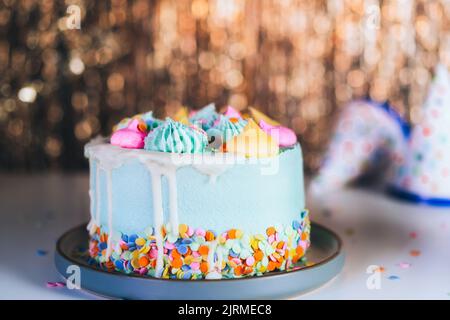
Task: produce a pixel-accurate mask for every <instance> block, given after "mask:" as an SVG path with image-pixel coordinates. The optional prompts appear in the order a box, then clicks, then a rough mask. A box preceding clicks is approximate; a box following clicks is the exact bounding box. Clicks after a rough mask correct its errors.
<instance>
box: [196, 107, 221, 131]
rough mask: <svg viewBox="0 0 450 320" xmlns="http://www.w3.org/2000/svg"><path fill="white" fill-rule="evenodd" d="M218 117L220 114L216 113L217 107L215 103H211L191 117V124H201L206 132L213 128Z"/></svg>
mask: <svg viewBox="0 0 450 320" xmlns="http://www.w3.org/2000/svg"><path fill="white" fill-rule="evenodd" d="M218 117H219V114H218V113H217V111H216V106H215V105H214V103H210V104H208V105H207V106H206V107H203V108H202V109H200V110H199V111H197V113H195V114H194V115H193V116H191V117H190V118H189V122H191V123H200V124H201V126H202V129H203V130H205V131H206V130H208V129H210V128H211V127H212V126H213V124H214V121H216V120H217V118H218Z"/></svg>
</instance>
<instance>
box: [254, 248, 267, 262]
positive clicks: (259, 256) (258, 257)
mask: <svg viewBox="0 0 450 320" xmlns="http://www.w3.org/2000/svg"><path fill="white" fill-rule="evenodd" d="M253 256H254V257H255V260H256V261H261V260H262V258H263V257H264V254H263V253H262V251H261V250H258V251H256V252H255V254H254V255H253Z"/></svg>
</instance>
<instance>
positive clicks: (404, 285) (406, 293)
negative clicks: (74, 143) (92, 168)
mask: <svg viewBox="0 0 450 320" xmlns="http://www.w3.org/2000/svg"><path fill="white" fill-rule="evenodd" d="M87 191H88V177H87V174H70V175H67V174H50V175H49V174H41V175H13V174H0V214H1V223H0V253H1V255H2V256H1V258H0V299H95V298H97V297H96V296H94V295H92V294H88V293H86V292H83V291H80V290H69V289H68V288H65V287H63V288H47V287H46V283H47V282H48V281H50V282H53V281H60V280H61V278H60V277H59V275H58V273H57V271H56V269H55V267H54V264H53V257H54V246H55V243H56V240H57V239H58V237H59V236H60V235H61V234H62V233H64V232H65V231H66V230H68V229H70V228H71V227H74V226H76V225H79V224H81V223H82V222H85V221H87V219H88V215H89V213H88V209H89V205H88V203H89V202H88V201H89V199H88V194H87ZM308 207H309V208H310V211H311V217H312V220H313V221H316V222H319V223H321V224H323V225H325V226H327V227H329V228H330V229H332V230H334V231H335V232H336V233H338V234H339V235H340V236H341V238H342V239H343V242H344V250H345V252H346V255H347V256H346V262H345V266H344V270H343V272H342V273H341V274H340V275H339V276H338V277H337V278H335V279H334V280H332V281H331V282H330V283H328V284H326V285H325V286H323V287H321V288H319V289H317V290H314V291H313V292H310V293H308V294H306V295H303V296H301V297H298V298H304V299H352V298H353V299H398V298H409V299H450V250H449V249H450V209H442V208H430V207H426V206H416V205H411V204H408V203H404V202H398V201H394V200H392V199H390V198H388V197H386V196H385V195H383V194H381V193H377V192H374V191H369V190H357V189H347V190H342V191H339V192H336V193H334V194H333V195H332V196H327V197H324V198H323V199H319V200H317V199H316V200H314V199H311V198H309V199H308ZM412 232H413V233H415V234H416V237H412V236H411V233H412ZM37 250H45V251H47V252H48V254H46V255H43V256H40V255H38V254H37ZM411 250H418V251H420V255H418V256H412V255H411V254H410V252H411ZM402 263H403V268H402V267H401V266H400V265H399V264H402ZM409 264H410V267H409V268H405V266H408V265H409ZM370 265H378V266H381V267H383V268H384V271H383V272H382V273H381V274H380V275H381V280H380V284H381V287H380V289H378V290H369V289H368V288H367V286H366V280H367V278H368V277H369V276H370V275H369V274H367V273H366V269H367V267H368V266H370ZM392 276H396V277H398V278H396V279H392Z"/></svg>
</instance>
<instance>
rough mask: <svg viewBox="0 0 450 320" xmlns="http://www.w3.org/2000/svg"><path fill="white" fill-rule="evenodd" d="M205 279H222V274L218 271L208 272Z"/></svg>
mask: <svg viewBox="0 0 450 320" xmlns="http://www.w3.org/2000/svg"><path fill="white" fill-rule="evenodd" d="M205 279H206V280H219V279H222V274H221V273H220V272H218V271H212V272H209V273H208V274H207V275H206V277H205Z"/></svg>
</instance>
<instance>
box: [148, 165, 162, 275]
mask: <svg viewBox="0 0 450 320" xmlns="http://www.w3.org/2000/svg"><path fill="white" fill-rule="evenodd" d="M145 165H146V167H147V169H148V170H149V172H150V176H151V179H152V194H153V217H154V220H153V226H154V229H155V238H156V247H157V249H158V256H157V258H156V267H155V276H156V277H158V278H159V277H161V274H162V271H163V268H164V260H163V254H164V247H163V236H162V230H161V228H162V226H163V222H164V221H163V220H164V212H163V205H162V203H163V199H162V188H161V177H162V173H161V170H160V168H159V166H158V165H156V164H154V163H152V162H149V161H146V162H145Z"/></svg>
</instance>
